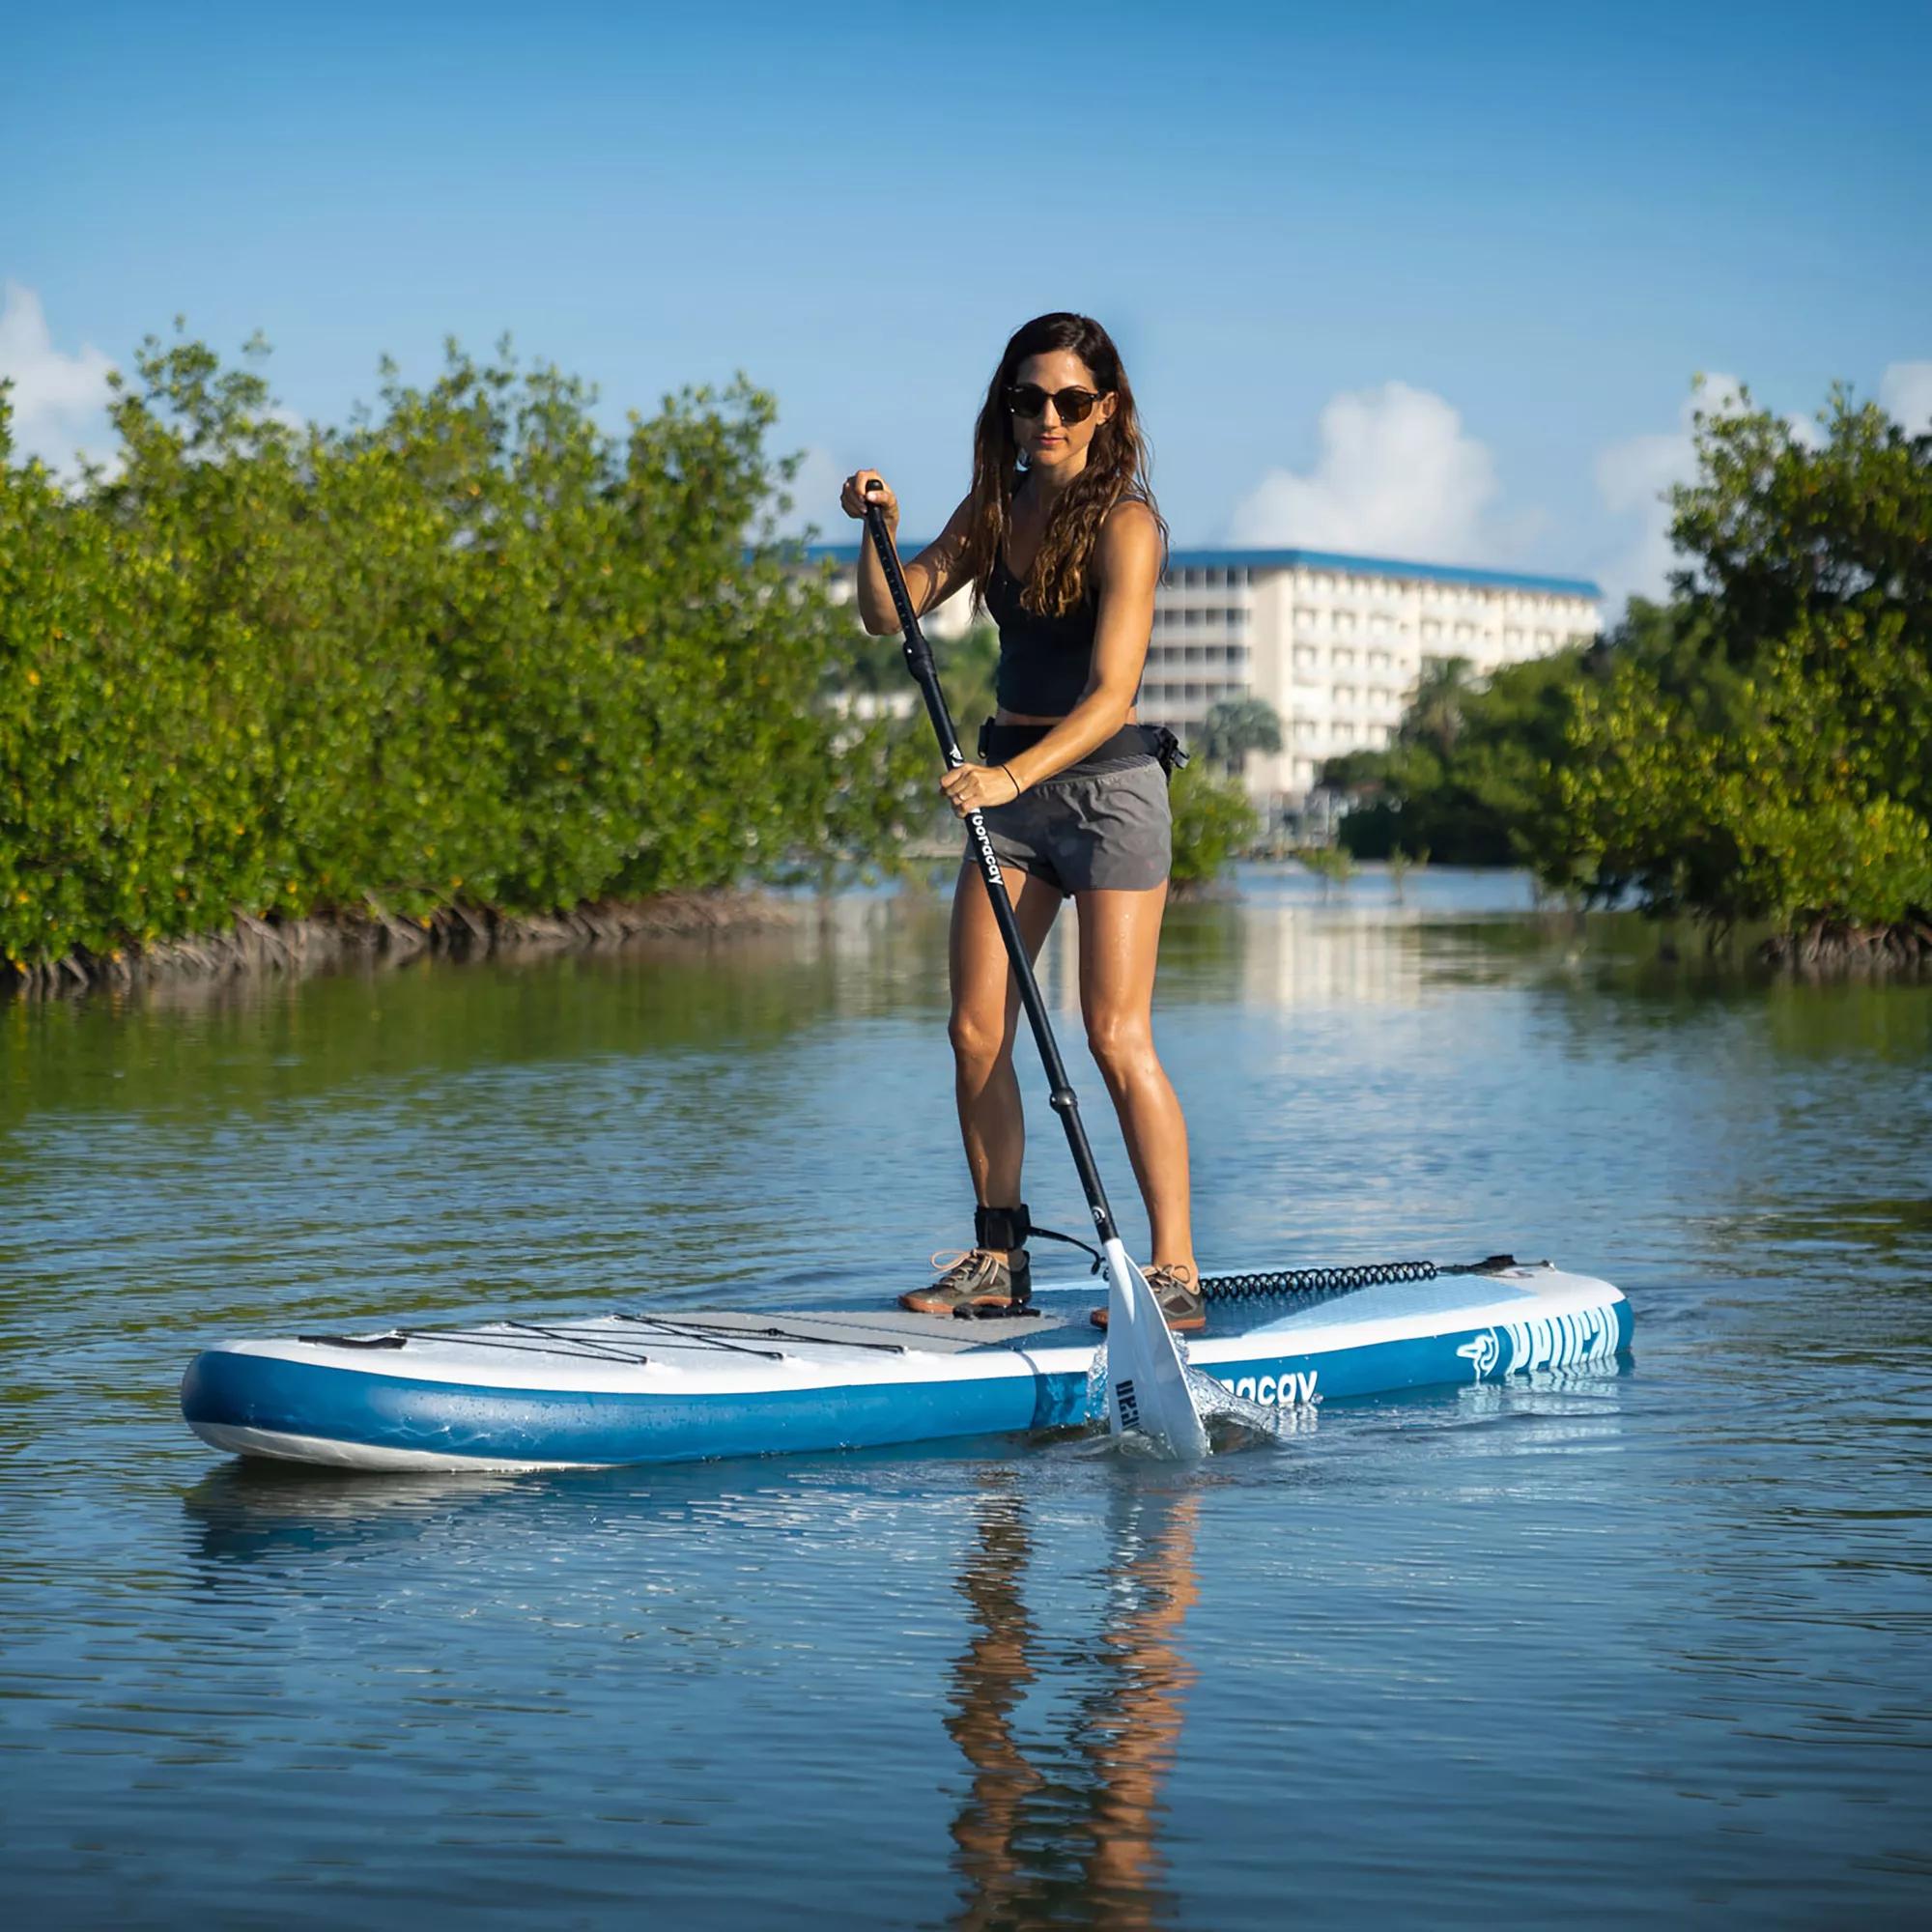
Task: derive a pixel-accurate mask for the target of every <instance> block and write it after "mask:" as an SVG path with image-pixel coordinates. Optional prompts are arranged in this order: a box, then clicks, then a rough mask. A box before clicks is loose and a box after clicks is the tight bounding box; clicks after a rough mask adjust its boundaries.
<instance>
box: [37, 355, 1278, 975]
mask: <svg viewBox="0 0 1932 1932" xmlns="http://www.w3.org/2000/svg"><path fill="white" fill-rule="evenodd" d="M266 353H267V352H266V348H265V346H264V345H262V344H260V343H259V342H258V343H251V344H250V345H249V347H248V351H247V352H246V355H245V357H244V361H243V363H242V364H241V365H240V366H233V367H224V366H223V364H222V363H221V361H220V359H219V358H218V357H217V356H216V355H214V353H213V351H211V350H210V349H208V348H207V347H206V346H205V345H203V344H201V343H199V342H196V341H193V340H191V339H189V338H188V337H186V335H185V333H184V332H183V331H182V327H181V325H180V324H177V327H176V334H175V336H174V337H173V338H172V339H170V340H168V341H165V342H163V341H160V340H157V339H156V338H152V337H151V338H150V339H149V340H148V341H147V342H145V343H144V344H143V345H142V347H141V350H140V352H139V353H138V354H137V355H136V356H135V357H134V361H133V374H132V376H131V378H129V379H127V380H123V379H121V378H119V377H117V378H116V379H114V383H113V389H112V398H111V408H110V414H111V418H112V421H113V424H114V428H115V431H116V434H117V437H118V441H119V448H118V451H117V454H116V457H115V460H114V462H113V463H112V464H111V465H105V466H99V465H97V466H92V467H89V468H88V469H85V470H84V471H83V472H82V474H81V476H80V477H79V478H78V480H77V481H73V480H67V479H62V478H58V477H56V476H54V475H53V474H52V473H50V472H49V471H48V470H47V469H45V468H44V467H43V465H41V464H39V463H36V462H32V461H25V462H22V461H18V460H16V458H15V456H14V448H13V442H12V436H11V410H10V408H9V403H8V395H7V385H6V384H4V383H0V990H5V989H8V988H11V989H12V990H14V991H25V992H28V993H41V992H48V991H53V990H55V989H58V988H64V987H66V988H71V987H76V986H87V985H96V984H117V983H118V984H126V983H129V982H131V981H132V980H135V979H138V978H141V977H143V976H145V975H148V974H150V973H153V974H157V975H166V976H176V975H179V974H182V973H192V972H202V973H211V974H227V973H231V972H238V971H247V970H254V969H256V968H270V969H272V968H276V967H281V968H283V969H286V968H287V967H289V966H290V965H292V964H296V963H298V962H299V961H302V960H310V959H313V958H315V957H317V956H318V955H321V954H327V955H330V956H336V955H340V954H346V953H355V952H361V953H368V952H372V951H374V952H391V953H394V952H399V951H408V950H418V951H419V950H423V949H428V950H431V951H436V952H448V953H450V954H452V955H455V954H465V953H475V952H488V951H492V950H495V949H496V948H497V947H498V946H499V945H504V944H511V943H514V944H518V945H533V944H535V945H554V946H567V945H577V944H592V943H605V942H608V941H611V940H615V939H621V938H623V937H625V936H626V935H629V934H634V933H641V932H674V931H692V930H701V931H708V932H718V931H723V930H725V929H727V928H730V927H737V926H743V925H746V924H759V923H764V924H768V923H770V922H771V919H772V917H773V908H772V906H771V904H770V903H769V902H768V901H762V900H760V899H759V898H758V897H757V893H758V889H759V888H761V887H768V886H780V885H788V884H789V885H795V884H799V883H809V882H814V881H816V882H821V883H830V882H832V881H834V880H836V879H838V878H849V877H853V876H861V877H863V876H868V875H873V876H875V875H878V874H882V873H883V874H891V873H893V872H895V871H897V870H900V869H902V868H903V863H904V862H903V859H902V854H903V852H904V850H905V849H906V848H907V847H908V846H909V845H912V844H916V843H917V842H919V841H920V840H922V839H923V838H930V837H932V836H933V835H934V834H935V833H937V832H945V833H946V834H947V836H949V837H952V836H956V834H954V833H952V830H951V821H950V820H949V819H946V814H945V811H944V808H943V806H942V805H941V804H940V802H939V800H938V798H937V791H936V784H935V776H934V773H933V770H932V755H931V752H930V748H929V747H928V746H927V745H926V744H925V743H924V742H923V738H922V737H921V735H920V734H919V733H918V732H917V731H915V730H914V729H913V728H911V725H909V724H908V723H907V722H906V721H904V720H901V719H896V718H893V717H883V718H872V719H866V718H862V717H859V716H857V715H855V707H854V706H853V705H852V704H851V702H850V694H851V692H852V690H853V688H854V667H855V662H856V660H857V657H858V655H859V653H860V652H861V650H862V649H863V640H862V639H859V637H858V635H857V633H856V631H855V629H854V626H853V624H852V621H851V616H850V612H849V611H845V610H843V609H842V608H841V607H840V606H839V605H838V604H837V603H836V602H835V601H834V599H833V597H832V595H831V589H830V575H831V574H830V571H829V568H820V569H816V570H814V569H812V568H810V567H809V566H808V564H807V563H806V559H805V554H804V550H803V547H802V545H801V544H799V543H798V542H795V541H787V540H784V539H782V538H781V537H780V536H779V534H778V527H779V522H780V520H781V518H783V517H784V516H785V515H787V514H788V512H789V511H790V509H791V507H792V505H791V500H790V498H789V497H788V496H787V495H786V486H787V484H788V483H789V481H790V479H791V477H792V475H793V474H794V472H795V470H796V468H797V462H798V459H797V458H795V457H792V458H774V457H771V456H770V455H768V453H767V450H766V438H767V434H768V432H769V431H770V429H771V427H772V425H773V423H774V422H775V421H776V416H777V410H776V405H775V404H774V402H773V399H772V398H771V397H770V396H768V395H766V394H765V393H763V392H762V391H759V390H757V389H755V388H753V386H752V385H751V384H749V383H748V382H746V381H745V379H743V378H742V377H741V378H739V379H738V380H737V381H736V382H734V383H733V384H731V385H730V386H729V387H727V388H725V390H723V391H722V392H720V391H714V390H711V389H705V388H697V389H686V390H684V391H682V392H681V393H679V394H677V395H674V396H667V397H665V398H664V400H663V403H662V406H661V408H660V410H659V412H658V413H657V414H655V415H653V416H649V417H645V416H642V415H639V414H638V413H635V412H634V413H632V414H631V415H630V416H629V417H628V419H627V425H626V427H625V429H624V430H623V431H622V432H621V433H619V434H615V435H612V434H611V433H609V432H607V431H606V430H604V429H603V428H602V427H600V426H599V424H598V422H597V421H596V420H595V418H594V416H593V413H592V411H593V406H594V404H595V402H596V395H595V392H594V391H593V390H591V389H590V388H589V387H587V386H586V385H585V384H582V383H581V382H579V381H577V380H576V379H574V378H571V377H568V376H566V375H564V374H562V373H561V372H559V371H558V370H556V369H554V368H553V367H550V366H548V365H545V364H541V363H538V364H535V365H530V366H523V365H520V364H519V363H518V362H517V361H516V360H515V359H514V358H513V357H512V356H511V354H510V351H509V348H508V345H507V344H504V345H500V346H499V348H498V350H497V354H496V355H495V357H494V358H493V359H491V360H488V361H484V362H477V361H474V360H472V359H471V358H470V357H469V356H468V355H465V354H464V353H463V352H462V350H461V349H460V348H459V347H458V346H457V345H456V344H454V343H451V344H450V345H449V346H448V350H447V354H446V359H445V366H444V368H443V370H442V372H441V374H440V377H439V378H438V379H437V380H436V381H435V382H433V383H432V384H429V385H428V386H426V387H420V388H419V387H412V386H409V385H406V384H403V383H402V382H401V381H400V379H399V378H398V376H397V373H396V371H395V370H394V368H393V367H392V366H390V365H387V364H385V365H384V369H383V372H382V384H381V388H380V391H379V401H378V405H377V406H376V407H375V408H373V409H368V410H363V411H360V412H357V414H356V416H355V418H354V419H353V420H352V421H351V423H350V424H349V425H348V426H347V427H346V428H342V429H331V428H326V427H322V426H319V425H315V424H300V423H296V422H293V421H292V420H291V419H290V418H289V417H288V416H287V415H286V414H285V412H281V411H280V410H279V409H278V408H277V407H276V405H275V403H274V399H273V397H272V395H271V394H270V389H269V386H268V384H267V381H266V379H265V377H264V376H263V374H262V373H261V371H260V368H259V367H258V366H256V365H257V364H258V363H259V360H260V358H261V357H262V356H263V355H266ZM956 668H957V669H958V670H959V671H960V672H961V673H965V672H968V671H969V670H970V669H971V668H972V667H971V666H970V665H968V664H965V663H962V664H960V665H959V666H958V667H956ZM1177 807H1178V817H1179V818H1180V820H1181V821H1182V825H1183V837H1182V838H1181V839H1180V840H1179V845H1180V848H1181V849H1180V853H1179V866H1178V868H1177V874H1178V877H1180V878H1182V879H1185V878H1186V877H1187V876H1190V875H1196V876H1198V875H1200V873H1202V872H1203V871H1204V870H1206V871H1212V870H1214V869H1218V868H1219V867H1220V866H1221V864H1223V863H1224V861H1225V857H1226V854H1227V853H1228V852H1229V851H1230V850H1232V849H1233V848H1235V847H1236V846H1238V844H1239V843H1240V842H1241V840H1242V839H1243V838H1245V837H1246V836H1248V828H1249V826H1250V824H1251V819H1250V815H1249V813H1248V810H1247V806H1246V803H1245V801H1244V800H1242V799H1240V798H1239V797H1238V796H1237V795H1236V794H1234V793H1233V792H1232V790H1231V788H1229V787H1226V786H1219V787H1217V786H1216V785H1214V784H1213V783H1212V782H1211V781H1210V782H1208V783H1202V782H1199V781H1191V782H1189V783H1187V784H1185V785H1183V786H1182V787H1181V789H1180V791H1179V793H1178V794H1177ZM942 821H944V823H943V824H942Z"/></svg>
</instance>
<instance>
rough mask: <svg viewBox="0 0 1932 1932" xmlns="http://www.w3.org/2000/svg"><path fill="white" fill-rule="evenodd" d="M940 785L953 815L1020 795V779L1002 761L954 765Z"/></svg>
mask: <svg viewBox="0 0 1932 1932" xmlns="http://www.w3.org/2000/svg"><path fill="white" fill-rule="evenodd" d="M939 788H940V790H941V791H943V792H944V793H945V794H946V802H947V804H948V805H950V806H951V807H952V815H953V817H955V818H964V817H965V816H966V814H967V813H968V812H969V811H984V810H987V809H988V807H990V806H995V805H1010V804H1012V802H1013V800H1014V799H1016V798H1017V797H1019V795H1020V787H1019V781H1018V780H1017V779H1015V778H1014V777H1013V776H1012V774H1011V773H1010V772H1009V771H1008V770H1007V768H1006V766H1005V765H955V766H954V767H953V768H952V770H951V771H950V772H948V773H947V774H946V776H945V777H944V778H943V779H941V780H940V781H939Z"/></svg>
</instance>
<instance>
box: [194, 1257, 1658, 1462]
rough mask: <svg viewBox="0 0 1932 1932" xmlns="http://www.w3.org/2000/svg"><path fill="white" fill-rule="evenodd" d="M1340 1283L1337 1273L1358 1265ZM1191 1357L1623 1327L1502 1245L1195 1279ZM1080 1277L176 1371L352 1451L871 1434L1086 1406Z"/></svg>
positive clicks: (1087, 1354) (1355, 1350) (300, 1458)
mask: <svg viewBox="0 0 1932 1932" xmlns="http://www.w3.org/2000/svg"><path fill="white" fill-rule="evenodd" d="M1358 1283H1359V1284H1360V1285H1357V1284H1358ZM1205 1286H1206V1288H1207V1290H1208V1297H1209V1298H1208V1326H1207V1328H1206V1330H1205V1331H1204V1332H1202V1333H1199V1334H1195V1335H1191V1336H1188V1337H1187V1338H1186V1351H1187V1357H1188V1361H1189V1363H1190V1365H1191V1367H1192V1368H1193V1369H1195V1370H1198V1371H1201V1372H1203V1373H1205V1374H1207V1375H1208V1376H1211V1377H1213V1378H1215V1379H1216V1380H1218V1381H1220V1382H1222V1383H1223V1384H1225V1385H1226V1386H1227V1387H1228V1388H1229V1389H1230V1390H1232V1391H1233V1392H1234V1393H1235V1394H1236V1395H1237V1396H1240V1397H1242V1398H1244V1399H1246V1400H1247V1401H1250V1402H1254V1403H1258V1404H1260V1405H1262V1406H1264V1407H1280V1406H1296V1405H1302V1404H1309V1403H1319V1402H1323V1401H1332V1400H1336V1399H1340V1398H1344V1397H1349V1396H1362V1395H1375V1394H1380V1393H1384V1392H1387V1391H1390V1390H1394V1389H1406V1388H1421V1387H1426V1386H1429V1385H1432V1384H1447V1383H1456V1382H1463V1383H1471V1382H1484V1381H1498V1380H1501V1379H1502V1378H1505V1377H1508V1376H1512V1375H1519V1374H1522V1373H1524V1372H1526V1371H1532V1370H1538V1369H1546V1368H1548V1369H1558V1368H1568V1367H1571V1366H1574V1365H1576V1364H1578V1363H1584V1362H1598V1361H1608V1360H1610V1359H1611V1358H1613V1357H1615V1356H1616V1355H1619V1354H1621V1353H1623V1352H1624V1351H1626V1350H1628V1349H1629V1347H1630V1343H1631V1330H1632V1318H1631V1310H1630V1305H1629V1303H1628V1302H1626V1301H1625V1299H1624V1297H1623V1295H1622V1294H1621V1293H1619V1292H1618V1291H1617V1290H1616V1289H1614V1288H1612V1287H1611V1286H1610V1285H1609V1284H1608V1283H1607V1282H1604V1281H1598V1280H1595V1279H1593V1278H1592V1277H1590V1276H1587V1275H1578V1274H1567V1273H1565V1272H1563V1271H1562V1270H1561V1269H1559V1268H1556V1267H1554V1266H1552V1265H1551V1264H1548V1263H1547V1262H1544V1263H1521V1264H1519V1263H1516V1262H1513V1261H1510V1260H1508V1259H1507V1258H1497V1259H1496V1260H1493V1261H1491V1262H1488V1263H1484V1264H1479V1265H1477V1266H1474V1267H1469V1268H1445V1267H1436V1266H1435V1265H1433V1264H1429V1263H1423V1262H1408V1263H1390V1264H1375V1265H1371V1266H1369V1267H1364V1268H1356V1269H1333V1270H1320V1269H1306V1270H1296V1271H1294V1272H1293V1273H1283V1274H1275V1275H1263V1274H1251V1275H1231V1276H1221V1277H1218V1278H1217V1277H1209V1278H1208V1282H1207V1283H1206V1284H1205ZM1101 1298H1102V1295H1101V1293H1099V1292H1098V1291H1097V1290H1096V1285H1094V1284H1092V1283H1089V1284H1087V1285H1084V1286H1080V1287H1071V1288H1053V1289H1042V1290H1040V1291H1039V1292H1038V1293H1037V1294H1036V1296H1035V1301H1034V1306H1035V1307H1036V1309H1037V1311H1038V1313H1037V1314H1036V1315H1033V1316H1030V1317H1026V1318H1019V1319H1011V1320H1008V1319H1000V1320H995V1321H957V1320H952V1319H935V1318H933V1317H931V1316H921V1315H908V1314H905V1313H904V1312H902V1311H900V1310H898V1309H895V1308H892V1309H879V1308H870V1309H814V1310H809V1311H799V1312H789V1313H778V1312H767V1313H759V1312H750V1313H715V1312H710V1311H702V1310H690V1311H672V1310H653V1309H640V1310H637V1311H627V1312H622V1313H615V1314H607V1315H600V1316H596V1317H592V1318H588V1319H583V1320H571V1321H546V1322H517V1321H501V1322H491V1323H487V1324H484V1325H481V1326H477V1327H469V1328H459V1327H452V1328H410V1329H387V1330H377V1331H371V1332H369V1333H367V1334H354V1335H346V1334H345V1335H308V1336H298V1337H291V1338H286V1339H282V1340H270V1341H237V1342H224V1343H222V1344H220V1345H219V1346H217V1347H214V1348H211V1349H206V1350H203V1351H202V1352H201V1353H200V1354H198V1355H196V1356H195V1358H194V1359H193V1361H192V1362H191V1363H190V1364H189V1365H188V1370H187V1374H186V1375H185V1378H183V1381H182V1413H183V1414H184V1415H185V1417H186V1419H187V1422H188V1425H189V1427H190V1428H192V1429H193V1431H194V1432H195V1434H196V1435H199V1436H200V1437H201V1438H202V1439H203V1440H204V1441H206V1442H210V1443H212V1444H213V1446H214V1447H215V1448H217V1449H223V1450H228V1451H232V1452H234V1453H236V1454H239V1455H243V1456H266V1457H274V1458H278V1459H281V1460H283V1461H290V1462H298V1463H327V1464H329V1465H332V1466H335V1467H339V1468H356V1469H560V1468H583V1467H600V1466H611V1465H613V1464H620V1463H680V1462H691V1461H696V1460H698V1459H701V1458H706V1457H714V1456H763V1455H771V1454H776V1453H780V1452H785V1451H795V1450H825V1449H840V1448H861V1447H870V1446H876V1445H880V1444H885V1443H895V1442H919V1441H929V1440H934V1439H937V1438H940V1437H944V1436H964V1435H993V1434H999V1433H1003V1432H1009V1431H1022V1430H1033V1429H1048V1428H1058V1427H1065V1426H1072V1425H1078V1424H1082V1423H1085V1422H1087V1421H1089V1420H1090V1419H1091V1420H1094V1421H1097V1420H1099V1419H1100V1418H1101V1417H1102V1416H1103V1415H1104V1413H1105V1410H1104V1394H1103V1392H1102V1391H1103V1387H1104V1384H1103V1381H1102V1379H1101V1378H1099V1377H1097V1376H1095V1375H1094V1374H1093V1373H1092V1371H1093V1370H1094V1356H1095V1350H1097V1349H1098V1348H1100V1347H1101V1346H1102V1342H1103V1338H1102V1337H1101V1335H1100V1334H1099V1332H1098V1331H1097V1330H1096V1329H1094V1327H1093V1326H1092V1325H1090V1323H1089V1321H1088V1315H1089V1311H1090V1310H1091V1309H1092V1308H1093V1307H1094V1306H1095V1304H1096V1302H1097V1301H1098V1300H1100V1299H1101Z"/></svg>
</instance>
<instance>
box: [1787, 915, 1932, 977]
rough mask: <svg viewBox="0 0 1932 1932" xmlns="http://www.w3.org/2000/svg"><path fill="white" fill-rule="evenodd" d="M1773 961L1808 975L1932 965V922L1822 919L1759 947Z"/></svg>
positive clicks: (1906, 970)
mask: <svg viewBox="0 0 1932 1932" xmlns="http://www.w3.org/2000/svg"><path fill="white" fill-rule="evenodd" d="M1758 956H1759V957H1760V958H1762V959H1764V960H1766V961H1768V962H1769V963H1770V964H1771V965H1774V966H1776V967H1779V968H1781V969H1783V970H1785V971H1788V972H1793V973H1797V974H1800V975H1803V976H1804V978H1807V979H1825V978H1833V979H1836V978H1842V977H1845V976H1848V975H1856V974H1884V973H1920V972H1925V971H1927V970H1932V923H1926V922H1925V921H1923V920H1918V919H1912V920H1904V921H1901V922H1899V923H1896V924H1894V925H1874V926H1854V925H1845V924H1843V923H1839V922H1837V921H1833V920H1817V921H1814V922H1813V923H1811V924H1809V925H1806V926H1802V927H1800V928H1799V929H1798V930H1796V931H1794V932H1785V933H1779V934H1777V935H1776V937H1774V938H1771V939H1767V940H1766V941H1765V942H1764V944H1763V945H1762V946H1760V947H1759V948H1758Z"/></svg>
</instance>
